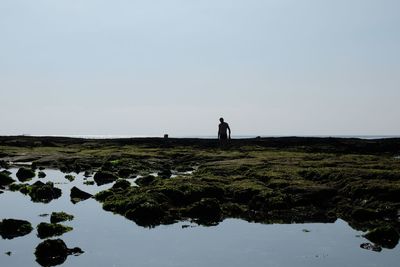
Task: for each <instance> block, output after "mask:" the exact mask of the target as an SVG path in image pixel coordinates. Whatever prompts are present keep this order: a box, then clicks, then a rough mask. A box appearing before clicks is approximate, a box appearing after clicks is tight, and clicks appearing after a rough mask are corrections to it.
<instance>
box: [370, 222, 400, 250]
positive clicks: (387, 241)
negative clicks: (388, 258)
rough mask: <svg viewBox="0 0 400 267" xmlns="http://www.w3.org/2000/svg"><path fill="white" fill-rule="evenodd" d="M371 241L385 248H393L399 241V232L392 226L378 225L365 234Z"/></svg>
mask: <svg viewBox="0 0 400 267" xmlns="http://www.w3.org/2000/svg"><path fill="white" fill-rule="evenodd" d="M364 237H365V238H366V239H368V240H369V241H371V242H373V243H375V244H377V245H380V246H382V247H384V248H389V249H393V248H395V247H396V246H397V244H398V243H399V238H400V237H399V233H398V232H397V231H396V229H394V228H393V227H391V226H381V227H377V228H375V229H373V230H371V231H369V232H368V233H366V234H365V235H364Z"/></svg>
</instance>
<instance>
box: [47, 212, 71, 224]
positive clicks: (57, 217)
mask: <svg viewBox="0 0 400 267" xmlns="http://www.w3.org/2000/svg"><path fill="white" fill-rule="evenodd" d="M73 219H74V216H73V215H70V214H68V213H65V212H52V213H51V216H50V222H51V223H59V222H65V221H72V220H73Z"/></svg>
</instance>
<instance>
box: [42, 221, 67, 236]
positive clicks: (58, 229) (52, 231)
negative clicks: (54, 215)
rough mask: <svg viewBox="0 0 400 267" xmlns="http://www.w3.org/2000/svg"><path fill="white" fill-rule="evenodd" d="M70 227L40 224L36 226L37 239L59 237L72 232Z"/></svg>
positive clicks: (56, 224)
mask: <svg viewBox="0 0 400 267" xmlns="http://www.w3.org/2000/svg"><path fill="white" fill-rule="evenodd" d="M72 229H73V228H72V227H69V226H65V225H62V224H58V223H44V222H42V223H40V224H39V225H38V226H37V232H38V237H39V238H40V239H45V238H48V237H52V236H59V235H62V234H64V233H66V232H69V231H72Z"/></svg>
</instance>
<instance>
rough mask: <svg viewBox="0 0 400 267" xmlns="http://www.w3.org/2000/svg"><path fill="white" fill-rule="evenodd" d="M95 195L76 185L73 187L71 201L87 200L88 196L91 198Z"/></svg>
mask: <svg viewBox="0 0 400 267" xmlns="http://www.w3.org/2000/svg"><path fill="white" fill-rule="evenodd" d="M92 196H93V195H92V194H89V193H87V192H85V191H82V190H80V189H79V188H77V187H76V186H74V187H72V188H71V194H70V197H71V202H72V203H74V204H76V203H78V202H80V201H83V200H86V199H88V198H91V197H92Z"/></svg>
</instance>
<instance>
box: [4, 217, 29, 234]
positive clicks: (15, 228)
mask: <svg viewBox="0 0 400 267" xmlns="http://www.w3.org/2000/svg"><path fill="white" fill-rule="evenodd" d="M32 230H33V228H32V225H31V223H30V222H28V221H24V220H15V219H4V220H3V221H1V222H0V235H1V237H2V238H3V239H13V238H15V237H19V236H24V235H27V234H29V233H30V232H32Z"/></svg>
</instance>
